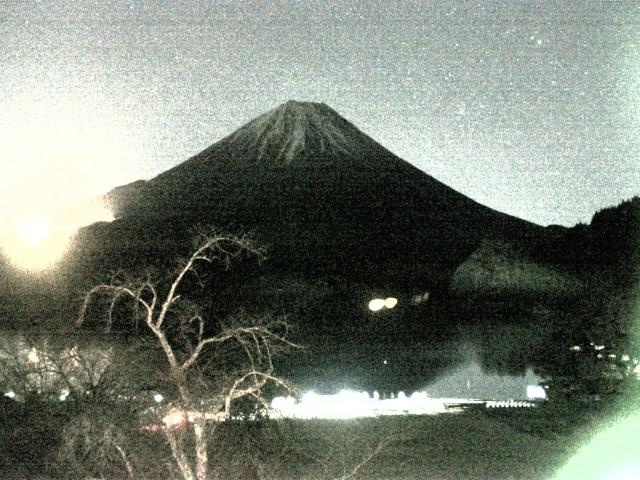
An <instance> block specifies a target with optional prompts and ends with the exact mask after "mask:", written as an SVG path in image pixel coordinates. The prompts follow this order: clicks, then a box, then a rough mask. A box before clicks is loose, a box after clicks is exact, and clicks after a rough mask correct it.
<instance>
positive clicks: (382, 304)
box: [369, 297, 398, 312]
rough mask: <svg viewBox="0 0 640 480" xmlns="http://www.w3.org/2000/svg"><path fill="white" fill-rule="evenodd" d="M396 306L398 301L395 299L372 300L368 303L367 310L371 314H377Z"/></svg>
mask: <svg viewBox="0 0 640 480" xmlns="http://www.w3.org/2000/svg"><path fill="white" fill-rule="evenodd" d="M397 304H398V299H397V298H395V297H388V298H386V299H382V298H374V299H373V300H371V301H370V302H369V310H371V311H372V312H379V311H380V310H382V309H383V308H389V309H391V308H393V307H395V306H396V305H397Z"/></svg>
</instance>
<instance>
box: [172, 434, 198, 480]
mask: <svg viewBox="0 0 640 480" xmlns="http://www.w3.org/2000/svg"><path fill="white" fill-rule="evenodd" d="M165 433H166V435H167V440H168V441H169V445H170V446H171V454H172V455H173V458H174V460H175V461H176V463H177V464H178V468H179V469H180V473H181V474H182V477H183V478H184V480H196V477H195V476H194V475H193V470H191V466H190V465H189V460H188V458H187V455H186V454H185V453H184V448H183V447H182V445H179V443H178V438H177V436H176V434H175V432H172V431H169V430H165Z"/></svg>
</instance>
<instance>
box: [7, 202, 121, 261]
mask: <svg viewBox="0 0 640 480" xmlns="http://www.w3.org/2000/svg"><path fill="white" fill-rule="evenodd" d="M112 220H113V214H112V213H111V211H110V210H109V209H108V208H107V207H106V206H105V205H103V203H102V201H93V202H90V203H88V204H86V205H85V206H84V207H83V208H77V209H73V210H71V209H68V210H67V211H64V212H60V213H58V215H56V216H55V217H53V220H49V221H47V222H45V221H44V220H41V219H39V218H37V217H35V216H34V217H27V218H25V219H24V220H22V221H21V222H19V223H18V224H17V225H14V227H13V228H10V229H9V230H5V231H2V230H0V247H1V248H2V250H3V251H4V252H5V254H6V255H7V257H8V259H9V260H10V261H11V262H12V263H13V264H14V266H16V267H17V268H20V269H23V270H28V271H33V272H36V271H42V270H46V269H49V268H50V267H52V266H53V265H54V264H55V263H56V262H57V261H59V260H60V259H61V258H62V256H63V255H64V254H65V252H66V251H67V250H68V248H69V244H70V242H71V239H72V238H73V236H74V235H75V233H76V231H77V230H78V228H80V227H82V226H85V225H89V224H91V223H94V222H99V221H112Z"/></svg>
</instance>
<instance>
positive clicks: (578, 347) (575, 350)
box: [571, 345, 582, 352]
mask: <svg viewBox="0 0 640 480" xmlns="http://www.w3.org/2000/svg"><path fill="white" fill-rule="evenodd" d="M571 350H572V351H574V352H579V351H580V350H582V348H581V347H580V345H574V346H573V347H571Z"/></svg>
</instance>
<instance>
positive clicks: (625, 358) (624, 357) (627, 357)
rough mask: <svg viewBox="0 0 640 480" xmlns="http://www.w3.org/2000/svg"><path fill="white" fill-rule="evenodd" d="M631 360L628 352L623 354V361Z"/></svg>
mask: <svg viewBox="0 0 640 480" xmlns="http://www.w3.org/2000/svg"><path fill="white" fill-rule="evenodd" d="M629 360H631V357H630V356H629V355H627V354H626V353H625V354H624V355H622V361H623V362H628V361H629Z"/></svg>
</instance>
